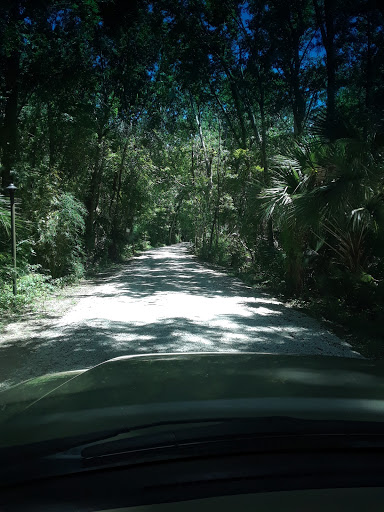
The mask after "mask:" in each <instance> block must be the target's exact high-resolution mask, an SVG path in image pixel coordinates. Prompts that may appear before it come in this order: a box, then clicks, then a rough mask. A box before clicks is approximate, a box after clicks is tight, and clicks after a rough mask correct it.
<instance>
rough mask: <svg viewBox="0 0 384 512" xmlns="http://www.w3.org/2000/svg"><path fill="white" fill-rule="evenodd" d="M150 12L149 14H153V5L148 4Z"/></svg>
mask: <svg viewBox="0 0 384 512" xmlns="http://www.w3.org/2000/svg"><path fill="white" fill-rule="evenodd" d="M148 12H149V13H152V12H153V4H148Z"/></svg>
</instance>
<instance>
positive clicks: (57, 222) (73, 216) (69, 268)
mask: <svg viewBox="0 0 384 512" xmlns="http://www.w3.org/2000/svg"><path fill="white" fill-rule="evenodd" d="M85 214H86V210H85V208H84V206H83V205H82V203H80V201H78V200H77V199H76V198H75V197H73V196H72V195H71V194H67V193H62V194H60V195H58V196H57V197H54V198H53V199H52V200H51V203H50V205H49V209H48V213H47V214H46V215H45V216H44V217H43V218H41V219H40V220H39V223H38V235H39V239H38V241H37V244H36V253H37V256H38V260H39V261H40V262H41V263H42V265H43V266H44V267H45V268H47V269H49V271H50V273H51V275H52V277H53V278H58V277H64V276H67V275H70V274H72V275H74V276H75V277H81V276H82V275H83V273H84V267H83V264H82V259H83V248H82V243H81V241H80V240H81V235H82V234H83V233H84V229H85V222H84V217H85Z"/></svg>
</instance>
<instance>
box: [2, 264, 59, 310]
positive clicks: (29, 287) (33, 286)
mask: <svg viewBox="0 0 384 512" xmlns="http://www.w3.org/2000/svg"><path fill="white" fill-rule="evenodd" d="M28 270H29V273H27V274H25V275H22V276H20V277H18V279H17V295H13V286H12V281H11V279H9V280H8V281H4V280H2V281H0V311H1V314H2V315H4V314H14V313H20V312H22V311H25V310H27V309H34V307H35V306H36V305H37V304H38V303H39V302H40V299H41V300H44V299H45V298H46V297H47V296H48V295H49V294H51V293H52V292H53V291H54V289H55V286H54V283H53V282H52V280H51V278H50V277H49V276H46V275H44V274H40V273H38V272H37V270H39V266H37V265H35V266H30V267H29V269H28Z"/></svg>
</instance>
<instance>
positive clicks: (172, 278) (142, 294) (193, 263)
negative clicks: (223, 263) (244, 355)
mask: <svg viewBox="0 0 384 512" xmlns="http://www.w3.org/2000/svg"><path fill="white" fill-rule="evenodd" d="M82 290H83V293H82V294H80V295H81V296H80V297H78V301H77V304H76V305H75V306H74V307H72V308H71V309H70V310H69V311H68V312H67V313H66V314H64V316H62V317H61V318H60V319H58V320H56V321H55V322H54V323H53V324H52V323H51V324H49V323H48V322H47V324H46V326H45V327H44V326H43V327H42V328H40V329H38V330H36V329H33V328H25V327H24V328H23V331H21V330H20V332H18V331H17V329H16V330H15V326H14V327H13V329H10V330H9V333H10V332H11V331H12V332H13V335H12V336H11V335H10V334H9V335H8V336H7V333H6V334H5V336H3V340H2V341H0V372H1V373H0V381H6V382H7V384H9V383H14V382H18V381H20V380H23V379H25V378H28V377H31V376H37V375H42V374H45V373H48V372H56V371H64V370H73V369H80V368H86V367H90V366H93V365H95V364H98V363H100V362H103V361H105V360H107V359H110V358H113V357H117V356H121V355H127V354H143V353H154V352H198V351H204V352H207V351H220V352H228V351H235V352H242V351H252V352H260V353H265V352H267V353H290V354H322V355H333V356H347V357H359V354H357V353H356V352H354V351H353V350H352V348H351V347H350V345H348V344H347V343H346V342H344V341H342V340H340V339H339V338H337V337H336V336H334V335H333V334H331V333H329V332H327V330H326V329H324V327H322V326H321V325H320V324H319V323H318V322H317V321H315V320H314V319H312V318H309V317H307V316H305V315H303V314H300V313H298V312H296V311H294V310H292V309H290V308H288V307H286V306H285V305H284V304H282V303H281V302H279V301H278V300H276V299H274V298H272V297H270V296H269V295H267V294H264V293H255V292H254V290H252V289H251V288H249V287H247V286H246V285H244V284H243V283H241V282H240V281H239V280H237V279H234V278H232V277H229V276H227V275H226V274H225V273H223V272H222V271H220V270H216V269H213V268H208V267H207V266H206V265H203V264H202V263H199V262H198V261H197V260H196V258H195V257H194V256H193V255H192V253H191V251H190V248H189V246H188V244H177V245H173V246H170V247H164V248H159V249H153V250H150V251H147V252H145V253H144V254H142V255H141V256H139V257H136V258H134V259H133V261H131V262H130V263H128V264H127V265H126V266H125V267H124V268H123V269H122V270H121V271H120V272H118V273H116V274H113V275H110V274H109V275H106V276H104V277H99V278H98V279H96V281H95V283H93V284H90V285H88V286H85V287H84V288H83V289H82ZM16 327H17V326H16ZM15 332H16V333H17V336H15Z"/></svg>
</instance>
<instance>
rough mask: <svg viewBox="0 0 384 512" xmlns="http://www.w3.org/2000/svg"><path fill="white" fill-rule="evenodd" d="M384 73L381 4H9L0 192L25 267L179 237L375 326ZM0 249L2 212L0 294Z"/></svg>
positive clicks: (1, 85) (2, 217)
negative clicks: (340, 305)
mask: <svg viewBox="0 0 384 512" xmlns="http://www.w3.org/2000/svg"><path fill="white" fill-rule="evenodd" d="M383 77H384V9H383V8H382V6H381V4H380V3H379V2H375V0H349V1H348V2H341V1H340V0H337V1H334V0H248V1H246V2H238V1H235V0H220V1H219V0H156V1H150V0H136V1H132V2H126V1H124V0H83V1H70V0H69V1H65V2H63V1H56V0H46V1H44V2H43V1H34V0H33V1H32V0H10V1H9V2H8V3H7V6H4V5H2V6H1V7H0V123H1V126H0V163H1V168H0V178H1V186H2V188H3V189H4V188H5V187H6V186H7V185H9V183H10V182H11V181H14V182H15V184H16V185H17V187H18V193H17V216H18V222H19V224H18V254H19V257H20V272H21V273H22V272H28V271H29V270H28V269H30V268H31V265H32V266H35V267H36V268H39V269H40V271H41V272H43V273H48V274H49V275H50V276H52V277H53V278H63V277H65V276H68V275H81V274H82V272H83V269H84V266H89V265H92V264H94V263H95V262H99V261H103V260H104V261H106V260H108V259H110V260H115V261H116V260H119V259H121V258H123V257H124V256H126V255H127V254H129V251H130V250H132V247H145V246H147V245H149V244H151V245H159V244H168V243H174V242H177V241H182V240H184V241H191V242H193V244H194V247H195V250H196V251H197V252H198V253H199V254H200V256H201V257H203V258H206V259H208V260H211V261H215V262H218V263H220V264H223V265H231V266H233V267H235V268H236V269H240V270H241V269H246V268H247V269H251V270H252V272H254V273H255V274H256V275H260V276H263V279H264V281H273V280H275V281H278V282H280V283H282V286H283V287H284V288H285V289H286V290H287V291H288V292H289V293H291V294H301V293H303V291H307V292H308V290H311V293H312V292H313V293H320V294H329V295H332V296H333V297H335V298H337V300H346V301H349V302H350V303H351V304H352V307H353V306H355V307H359V306H361V304H363V303H364V304H366V303H367V304H369V307H370V308H371V309H372V311H376V313H377V311H381V310H382V304H383V301H384V265H383V251H384V240H383V237H384V235H383V233H384V231H383V228H384V203H383V201H384V194H383V193H384V188H383V180H384V164H383V145H384V80H383ZM9 236H10V235H9V220H8V211H7V201H6V199H5V198H4V197H0V265H1V269H0V277H1V278H2V279H3V280H5V279H6V276H7V273H9V272H10V270H9V268H10V257H9V256H8V247H9ZM376 313H375V314H376ZM377 314H378V313H377Z"/></svg>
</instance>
